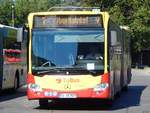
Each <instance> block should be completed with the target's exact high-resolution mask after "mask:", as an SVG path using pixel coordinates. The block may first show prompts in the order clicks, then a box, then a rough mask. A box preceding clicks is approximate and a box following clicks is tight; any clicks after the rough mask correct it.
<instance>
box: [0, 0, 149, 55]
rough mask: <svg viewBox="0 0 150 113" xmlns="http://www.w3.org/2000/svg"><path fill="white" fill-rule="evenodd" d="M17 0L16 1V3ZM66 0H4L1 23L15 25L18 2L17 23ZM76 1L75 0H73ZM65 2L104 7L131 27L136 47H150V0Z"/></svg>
mask: <svg viewBox="0 0 150 113" xmlns="http://www.w3.org/2000/svg"><path fill="white" fill-rule="evenodd" d="M13 1H15V3H13ZM62 1H66V0H0V23H1V24H6V25H11V24H12V5H13V4H14V5H15V9H14V10H15V25H16V26H21V25H23V24H24V23H25V22H26V21H27V15H28V14H29V13H30V12H35V11H36V12H37V11H47V10H48V9H49V8H50V7H52V6H55V5H56V4H60V5H62V4H61V3H62ZM71 1H73V0H71ZM75 1H78V2H74V3H67V2H65V3H64V5H77V6H90V7H93V6H94V7H95V6H96V7H101V9H102V10H106V11H108V12H109V13H110V15H111V18H112V20H113V21H114V22H116V23H118V24H119V25H127V26H129V27H130V34H131V37H132V42H133V43H132V50H133V51H136V52H137V51H141V50H142V49H145V48H150V44H149V43H150V0H75Z"/></svg>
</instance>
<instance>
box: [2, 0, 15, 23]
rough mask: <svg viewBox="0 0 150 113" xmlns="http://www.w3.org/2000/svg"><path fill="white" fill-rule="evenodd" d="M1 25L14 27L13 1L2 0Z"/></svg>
mask: <svg viewBox="0 0 150 113" xmlns="http://www.w3.org/2000/svg"><path fill="white" fill-rule="evenodd" d="M0 23H2V24H6V25H12V0H0Z"/></svg>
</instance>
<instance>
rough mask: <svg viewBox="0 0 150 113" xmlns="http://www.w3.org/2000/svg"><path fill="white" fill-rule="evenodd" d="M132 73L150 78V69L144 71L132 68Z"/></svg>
mask: <svg viewBox="0 0 150 113" xmlns="http://www.w3.org/2000/svg"><path fill="white" fill-rule="evenodd" d="M132 73H137V74H138V75H145V76H150V67H145V68H144V69H138V68H132Z"/></svg>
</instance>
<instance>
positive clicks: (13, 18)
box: [11, 4, 15, 27]
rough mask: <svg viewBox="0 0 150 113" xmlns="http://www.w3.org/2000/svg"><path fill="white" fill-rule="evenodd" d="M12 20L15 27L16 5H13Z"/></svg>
mask: <svg viewBox="0 0 150 113" xmlns="http://www.w3.org/2000/svg"><path fill="white" fill-rule="evenodd" d="M11 19H12V26H13V27H14V26H15V6H14V4H12V5H11Z"/></svg>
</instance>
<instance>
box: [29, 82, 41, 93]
mask: <svg viewBox="0 0 150 113" xmlns="http://www.w3.org/2000/svg"><path fill="white" fill-rule="evenodd" d="M28 88H29V89H31V90H33V91H34V92H38V91H42V88H41V87H40V85H38V84H29V85H28Z"/></svg>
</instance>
